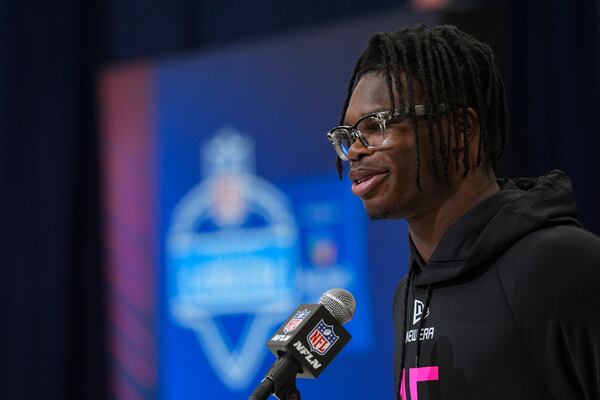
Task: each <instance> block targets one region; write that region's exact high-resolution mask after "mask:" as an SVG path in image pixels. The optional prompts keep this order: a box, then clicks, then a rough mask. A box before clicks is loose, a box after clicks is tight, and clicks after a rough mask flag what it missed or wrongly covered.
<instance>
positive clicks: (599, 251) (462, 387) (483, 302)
mask: <svg viewBox="0 0 600 400" xmlns="http://www.w3.org/2000/svg"><path fill="white" fill-rule="evenodd" d="M499 184H500V186H501V189H502V190H501V191H499V192H498V193H495V194H494V195H492V196H490V197H488V198H486V199H484V200H483V201H481V202H480V203H479V204H478V205H476V206H475V207H474V208H472V209H471V210H470V211H469V212H467V213H466V214H465V215H464V216H462V217H461V218H460V219H459V220H458V221H457V222H456V223H455V224H453V225H452V226H451V227H450V229H448V231H447V232H446V233H445V235H444V237H443V238H442V240H441V241H440V243H439V245H438V247H437V248H436V250H435V252H434V253H433V254H432V256H431V258H430V260H429V261H428V262H427V263H425V262H424V261H423V260H422V259H421V257H420V256H419V254H418V252H417V250H416V248H415V247H414V245H413V243H412V241H411V242H410V245H411V259H410V268H409V274H408V276H407V277H406V278H405V279H403V280H402V281H401V282H400V284H399V286H398V289H397V291H396V296H395V299H394V326H395V333H396V351H395V360H394V364H395V368H394V370H395V376H396V395H397V397H398V398H403V399H412V400H429V399H460V400H468V399H512V400H514V399H528V400H529V399H600V265H599V264H600V239H599V238H598V237H597V236H595V235H593V234H592V233H590V232H588V231H586V230H584V229H583V228H581V226H580V224H579V222H578V221H577V220H576V215H577V208H576V205H575V201H574V198H573V194H572V191H571V185H570V180H569V178H568V177H567V176H566V175H565V174H564V173H562V172H560V171H551V172H550V173H548V174H547V175H545V176H543V177H541V178H539V179H525V178H520V179H514V180H500V181H499ZM407 287H408V290H407ZM423 316H425V318H423ZM402 366H403V367H404V368H403V369H402ZM401 370H403V371H405V373H403V374H402V376H403V377H404V378H403V379H402V380H401V375H400V371H401ZM406 371H408V372H407V373H406ZM401 382H402V384H401Z"/></svg>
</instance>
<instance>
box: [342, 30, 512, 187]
mask: <svg viewBox="0 0 600 400" xmlns="http://www.w3.org/2000/svg"><path fill="white" fill-rule="evenodd" d="M371 72H375V73H380V74H383V76H384V77H385V79H386V82H387V86H388V93H389V97H390V104H391V110H394V109H396V108H399V109H400V110H405V111H408V115H409V117H410V119H411V121H412V126H413V131H414V137H415V144H416V152H417V157H416V174H415V183H416V186H417V189H418V190H421V180H420V169H421V157H420V132H419V124H418V123H417V116H416V114H415V83H418V84H419V85H420V87H421V88H422V93H423V98H424V103H423V104H425V107H426V116H425V117H426V118H427V135H428V137H429V142H430V143H431V146H430V148H431V152H430V154H429V159H430V163H431V166H432V169H433V171H434V174H435V176H436V178H438V179H442V180H444V181H445V182H446V183H448V184H449V175H448V171H449V168H450V164H451V160H452V158H453V159H454V168H456V169H457V170H458V169H459V167H460V166H459V157H458V154H456V156H455V157H451V154H452V151H451V149H452V148H457V147H458V146H457V145H458V144H459V142H460V141H461V137H460V136H461V135H462V142H463V143H464V146H463V157H462V160H463V162H462V164H463V165H462V167H463V169H464V174H463V177H464V176H466V175H467V173H468V172H469V170H470V168H471V165H472V162H473V160H471V157H470V140H469V139H470V138H469V137H468V135H467V124H468V118H467V113H468V110H467V109H468V107H471V108H472V109H473V110H475V112H476V113H477V116H478V120H479V130H480V140H479V148H478V151H477V159H476V160H475V165H476V166H479V165H480V164H481V163H482V162H483V164H484V169H485V170H486V171H489V170H494V169H495V168H496V163H497V161H498V160H499V159H500V157H501V156H502V152H503V150H504V145H505V142H506V135H507V130H508V116H507V107H506V94H505V89H504V83H503V81H502V77H501V76H500V72H499V70H498V68H497V67H496V65H495V63H494V55H493V53H492V50H491V49H490V47H489V46H487V45H486V44H484V43H482V42H480V41H478V40H477V39H475V38H473V37H472V36H470V35H468V34H467V33H465V32H462V31H460V30H458V29H457V28H456V27H455V26H450V25H441V26H436V27H433V28H426V27H425V26H424V25H418V26H416V27H413V28H405V29H402V30H399V31H397V32H393V33H387V32H386V33H377V34H375V35H373V36H372V37H371V39H370V40H369V42H368V44H367V47H366V48H365V49H364V50H363V52H362V54H361V55H360V57H359V58H358V61H357V62H356V65H355V67H354V71H353V72H352V76H351V78H350V82H349V83H348V90H347V95H346V100H345V102H344V107H343V109H342V113H341V116H340V125H341V124H343V123H344V119H345V116H346V110H347V108H348V104H349V103H350V97H351V96H352V92H353V90H354V87H355V86H356V84H357V83H358V81H359V80H360V78H361V77H362V76H363V75H365V74H367V73H371ZM401 74H404V76H405V78H406V89H404V87H403V84H402V81H401V79H400V76H401ZM394 90H395V91H396V92H397V94H398V98H399V99H400V100H399V102H400V104H398V105H396V104H395V103H396V102H395V97H394ZM405 91H407V92H408V93H406V95H404V92H405ZM405 98H406V99H407V101H408V104H405V101H404V100H403V99H405ZM396 106H398V107H396ZM445 111H449V113H447V115H449V117H450V123H451V124H452V127H453V129H452V131H453V132H454V134H453V135H452V136H450V135H446V134H445V132H444V129H443V124H442V117H443V115H444V112H445ZM457 113H462V118H460V119H459V118H457ZM460 120H462V127H461V126H459V121H460ZM434 127H435V128H437V135H438V141H437V143H439V144H438V146H437V148H436V146H435V143H436V142H435V140H434V135H435V134H436V133H435V132H436V129H434ZM436 153H437V154H439V158H438V157H437V154H436ZM438 160H441V163H442V165H441V168H439V167H440V166H438V165H437V163H438ZM438 169H441V172H442V176H441V177H440V176H439V174H438ZM337 170H338V175H339V177H340V178H341V177H342V174H343V166H342V162H341V160H340V159H339V158H338V159H337Z"/></svg>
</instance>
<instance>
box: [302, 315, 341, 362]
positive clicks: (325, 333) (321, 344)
mask: <svg viewBox="0 0 600 400" xmlns="http://www.w3.org/2000/svg"><path fill="white" fill-rule="evenodd" d="M339 338H340V337H339V336H337V335H336V334H335V332H334V331H333V325H327V324H326V323H325V322H324V321H323V320H321V321H319V323H318V324H317V326H315V327H314V328H313V330H312V331H310V333H309V334H308V336H307V339H308V344H310V348H311V350H312V351H315V352H317V353H319V354H320V355H325V354H326V353H327V352H328V351H329V349H331V347H332V346H333V345H334V344H335V342H337V340H338V339H339Z"/></svg>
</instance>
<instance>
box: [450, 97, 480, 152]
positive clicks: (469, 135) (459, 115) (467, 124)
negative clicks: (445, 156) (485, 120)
mask: <svg viewBox="0 0 600 400" xmlns="http://www.w3.org/2000/svg"><path fill="white" fill-rule="evenodd" d="M465 111H466V113H465ZM465 114H466V118H465ZM454 118H456V129H458V132H459V135H458V140H456V139H455V138H452V139H453V140H452V144H453V150H454V151H462V150H463V149H464V147H465V138H466V139H467V140H468V141H469V144H470V145H471V146H470V147H471V148H472V147H473V143H474V142H475V141H477V140H479V117H478V116H477V113H476V112H475V110H473V109H472V108H471V107H468V108H467V109H466V110H465V109H458V110H456V112H455V114H454ZM454 128H455V126H452V130H453V131H454Z"/></svg>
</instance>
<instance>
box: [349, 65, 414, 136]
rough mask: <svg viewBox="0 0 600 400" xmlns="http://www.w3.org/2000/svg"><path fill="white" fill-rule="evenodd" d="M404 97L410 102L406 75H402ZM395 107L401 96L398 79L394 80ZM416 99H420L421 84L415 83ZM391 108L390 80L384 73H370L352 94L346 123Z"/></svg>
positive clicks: (361, 80)
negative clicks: (397, 87)
mask: <svg viewBox="0 0 600 400" xmlns="http://www.w3.org/2000/svg"><path fill="white" fill-rule="evenodd" d="M400 83H401V89H402V98H403V101H404V102H405V103H407V102H408V93H407V84H406V77H405V76H404V74H401V75H400ZM392 88H393V93H394V102H395V107H396V108H398V107H399V106H400V96H399V95H398V91H397V90H396V81H395V80H392ZM413 90H414V94H415V101H418V100H420V98H421V93H420V85H413ZM390 108H391V104H390V92H389V87H388V81H387V79H386V77H385V75H384V74H382V73H368V74H365V75H363V76H362V77H361V78H360V79H359V81H358V83H357V84H356V86H355V87H354V90H353V92H352V95H351V96H350V102H349V103H348V109H347V110H346V116H345V123H347V124H352V123H354V122H355V121H356V120H358V119H359V118H360V117H362V116H364V115H367V114H371V113H374V112H378V111H387V110H389V109H390Z"/></svg>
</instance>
